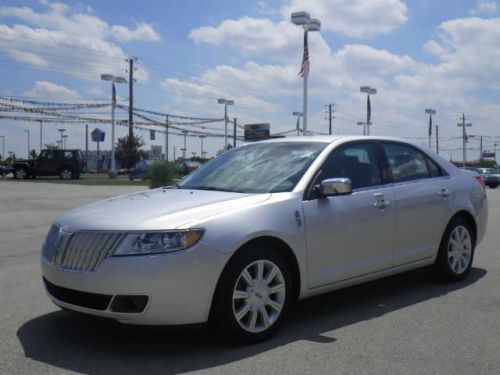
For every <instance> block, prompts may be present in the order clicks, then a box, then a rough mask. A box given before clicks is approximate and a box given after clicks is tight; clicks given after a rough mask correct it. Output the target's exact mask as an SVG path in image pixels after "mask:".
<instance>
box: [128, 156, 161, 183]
mask: <svg viewBox="0 0 500 375" xmlns="http://www.w3.org/2000/svg"><path fill="white" fill-rule="evenodd" d="M155 162H156V160H149V159H148V160H139V161H138V162H137V163H136V164H135V165H134V166H133V167H132V168H131V169H130V170H129V171H128V178H129V179H131V180H136V179H140V180H144V179H146V178H149V168H151V166H152V165H153V164H154V163H155Z"/></svg>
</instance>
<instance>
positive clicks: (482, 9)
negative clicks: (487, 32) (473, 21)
mask: <svg viewBox="0 0 500 375" xmlns="http://www.w3.org/2000/svg"><path fill="white" fill-rule="evenodd" d="M497 10H498V9H497V3H496V1H493V0H478V2H477V4H476V7H475V8H472V9H471V10H470V11H469V12H470V14H472V15H474V16H477V15H486V16H491V15H494V14H496V12H497Z"/></svg>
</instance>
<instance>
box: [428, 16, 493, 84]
mask: <svg viewBox="0 0 500 375" xmlns="http://www.w3.org/2000/svg"><path fill="white" fill-rule="evenodd" d="M425 48H426V50H427V51H429V52H430V53H432V54H433V55H435V56H436V57H437V58H439V60H440V61H441V62H440V64H439V65H438V66H437V69H439V73H440V74H441V75H442V76H443V77H446V78H450V79H462V80H464V81H465V80H468V81H469V82H468V84H467V86H469V87H466V88H469V89H480V88H481V89H486V88H490V89H498V88H500V65H499V64H498V61H500V18H490V19H484V18H477V17H471V18H461V19H455V20H451V21H446V22H443V23H442V24H441V25H440V26H439V32H438V35H437V37H436V38H435V39H433V40H430V41H429V42H428V43H426V45H425Z"/></svg>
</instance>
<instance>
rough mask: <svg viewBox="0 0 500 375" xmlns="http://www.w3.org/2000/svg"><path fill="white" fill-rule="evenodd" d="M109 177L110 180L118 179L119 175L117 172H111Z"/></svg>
mask: <svg viewBox="0 0 500 375" xmlns="http://www.w3.org/2000/svg"><path fill="white" fill-rule="evenodd" d="M108 177H109V178H116V177H118V174H117V173H116V171H109V173H108Z"/></svg>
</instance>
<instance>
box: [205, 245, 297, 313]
mask: <svg viewBox="0 0 500 375" xmlns="http://www.w3.org/2000/svg"><path fill="white" fill-rule="evenodd" d="M258 244H266V245H268V246H271V247H272V248H273V249H275V250H276V251H278V253H279V254H280V255H281V256H282V257H283V259H284V260H285V262H286V263H287V265H288V266H289V268H290V273H291V276H292V288H293V299H294V300H297V299H298V298H299V295H300V289H301V277H300V268H299V262H298V260H297V257H296V256H295V253H294V252H293V250H292V248H291V247H290V246H289V245H288V244H287V243H286V242H285V241H283V240H282V239H280V238H278V237H274V236H270V235H265V236H259V237H256V238H252V239H251V240H248V241H247V242H245V243H244V244H242V245H241V246H240V247H239V248H238V249H236V251H234V252H233V254H232V255H231V257H230V258H229V259H228V261H227V262H226V264H225V265H224V268H223V269H222V272H221V274H220V275H219V278H218V280H217V284H216V286H215V289H214V292H213V295H212V300H211V302H210V309H209V315H212V311H213V305H214V300H215V298H216V296H217V291H218V289H219V286H220V284H221V280H222V278H223V276H224V274H225V272H226V270H227V269H228V267H230V265H231V264H232V262H233V261H234V259H236V258H237V257H238V256H239V255H240V254H242V253H243V252H245V251H249V249H250V248H251V247H252V246H255V245H258Z"/></svg>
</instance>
